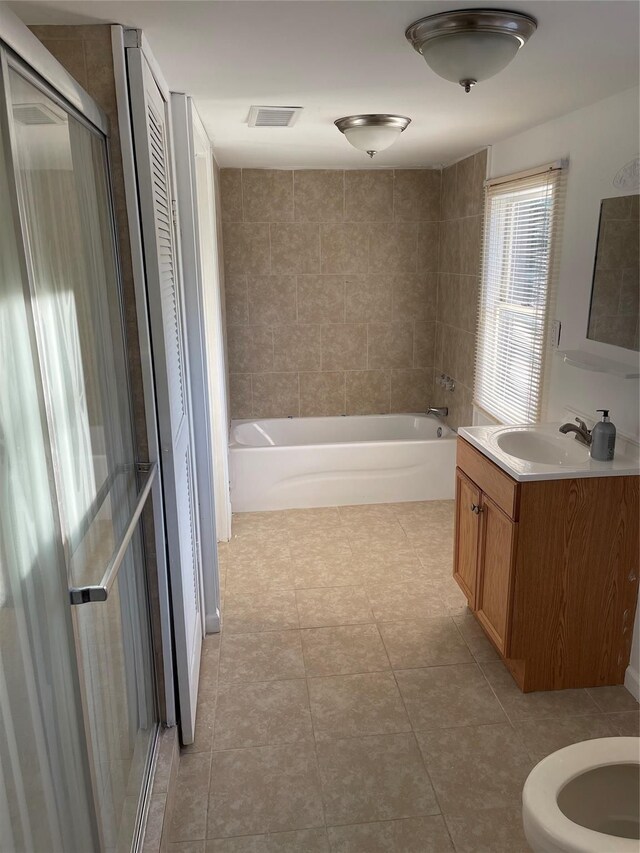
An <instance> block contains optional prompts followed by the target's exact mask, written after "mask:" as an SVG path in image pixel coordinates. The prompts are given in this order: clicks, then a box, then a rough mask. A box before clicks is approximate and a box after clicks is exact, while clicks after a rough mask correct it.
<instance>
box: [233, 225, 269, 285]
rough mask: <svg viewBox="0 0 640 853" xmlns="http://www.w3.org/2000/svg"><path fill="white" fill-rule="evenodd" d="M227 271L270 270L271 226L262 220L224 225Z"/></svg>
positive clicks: (253, 271) (254, 272)
mask: <svg viewBox="0 0 640 853" xmlns="http://www.w3.org/2000/svg"><path fill="white" fill-rule="evenodd" d="M222 240H223V245H224V267H225V273H250V274H251V275H260V274H263V273H268V272H270V254H269V226H268V225H267V224H265V223H262V222H254V223H251V224H244V223H242V222H226V223H225V224H224V225H223V226H222Z"/></svg>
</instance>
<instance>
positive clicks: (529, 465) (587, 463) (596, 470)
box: [458, 423, 640, 482]
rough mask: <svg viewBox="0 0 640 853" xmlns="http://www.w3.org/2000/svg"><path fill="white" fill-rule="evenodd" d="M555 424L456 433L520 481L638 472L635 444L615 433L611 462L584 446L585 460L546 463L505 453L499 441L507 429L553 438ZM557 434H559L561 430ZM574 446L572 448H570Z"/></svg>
mask: <svg viewBox="0 0 640 853" xmlns="http://www.w3.org/2000/svg"><path fill="white" fill-rule="evenodd" d="M559 426H560V424H559V423H557V424H519V425H515V426H472V427H460V429H459V430H458V435H459V436H460V437H461V438H464V439H465V441H468V442H469V444H472V445H473V446H474V447H475V448H476V449H477V450H479V451H480V452H481V453H482V454H483V455H484V456H486V457H487V458H488V459H490V460H491V461H492V462H495V464H496V465H498V466H499V467H500V468H502V470H503V471H506V473H507V474H508V475H509V476H510V477H513V479H514V480H518V481H519V482H529V481H531V480H569V479H576V478H578V477H622V476H628V475H634V474H636V475H639V474H640V452H639V449H638V447H637V446H636V445H634V444H632V443H631V442H628V441H626V440H625V439H624V438H621V437H618V439H617V441H616V451H615V456H614V458H613V459H612V460H611V461H610V462H598V461H596V460H594V459H592V458H591V457H590V456H589V455H588V449H587V448H586V447H585V448H584V450H585V453H584V460H583V461H579V462H576V461H575V460H572V461H567V462H563V463H560V464H545V463H542V462H532V461H529V460H527V459H521V458H519V457H516V456H512V455H511V454H509V453H506V452H505V451H504V450H503V449H502V448H501V447H500V446H499V445H498V438H499V437H500V435H503V434H504V433H507V432H513V431H528V432H535V433H538V434H539V435H540V436H541V437H542V438H544V437H545V436H546V437H547V438H548V439H550V440H554V441H555V440H556V439H557V437H558V435H559V433H558V427H559ZM560 435H562V434H561V433H560ZM565 439H566V441H568V442H574V441H575V438H574V434H573V433H569V434H567V435H565V436H562V438H561V441H564V440H565ZM572 449H574V448H572Z"/></svg>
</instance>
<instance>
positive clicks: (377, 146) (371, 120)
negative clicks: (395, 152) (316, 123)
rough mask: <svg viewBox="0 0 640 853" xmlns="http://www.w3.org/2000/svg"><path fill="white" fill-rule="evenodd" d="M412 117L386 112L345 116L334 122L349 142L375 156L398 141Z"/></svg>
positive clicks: (359, 149)
mask: <svg viewBox="0 0 640 853" xmlns="http://www.w3.org/2000/svg"><path fill="white" fill-rule="evenodd" d="M410 122H411V119H410V118H407V117H406V116H392V115H387V114H385V113H378V114H375V115H360V116H345V117H344V118H339V119H336V120H335V122H334V124H335V126H336V127H337V128H338V130H339V131H340V133H344V135H345V136H346V137H347V142H349V143H350V144H351V145H353V147H354V148H357V149H358V151H364V152H365V153H367V154H368V155H369V157H373V155H374V154H377V153H378V151H384V150H385V148H389V146H390V145H393V143H394V142H395V141H396V139H397V138H398V137H399V136H400V134H401V133H402V131H403V130H405V129H406V128H407V127H408V125H409V123H410Z"/></svg>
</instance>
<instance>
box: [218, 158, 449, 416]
mask: <svg viewBox="0 0 640 853" xmlns="http://www.w3.org/2000/svg"><path fill="white" fill-rule="evenodd" d="M221 188H222V216H223V234H224V259H225V286H226V306H227V335H228V349H229V370H230V387H231V416H232V417H234V418H249V417H287V416H289V415H293V416H298V415H300V416H314V415H342V414H348V415H364V414H372V413H386V412H403V411H421V410H424V409H425V408H426V406H427V405H428V404H429V403H430V402H431V399H430V398H431V390H432V378H433V370H434V367H435V361H434V345H435V321H436V309H437V290H438V251H439V235H440V218H441V215H440V195H441V175H440V171H439V170H395V171H394V170H362V171H346V172H344V171H333V170H327V171H323V170H310V171H305V170H301V171H280V170H262V169H243V170H240V169H222V170H221Z"/></svg>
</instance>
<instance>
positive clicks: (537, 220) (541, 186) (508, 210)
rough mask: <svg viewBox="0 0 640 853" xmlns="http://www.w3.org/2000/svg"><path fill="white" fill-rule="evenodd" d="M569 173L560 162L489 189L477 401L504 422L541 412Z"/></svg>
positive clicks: (495, 183)
mask: <svg viewBox="0 0 640 853" xmlns="http://www.w3.org/2000/svg"><path fill="white" fill-rule="evenodd" d="M561 176H562V170H561V168H560V167H559V165H557V164H556V165H553V166H547V167H542V168H540V169H539V170H536V172H535V173H534V174H531V173H528V174H526V175H524V176H520V177H517V176H516V177H513V178H502V179H499V180H496V181H493V182H491V181H490V182H489V183H488V186H487V192H486V200H485V218H484V238H483V260H482V280H481V285H480V307H479V325H478V342H477V349H476V375H475V391H474V403H475V405H476V406H478V407H479V408H481V409H482V410H483V411H485V412H486V413H487V414H489V415H490V416H491V417H492V418H495V419H497V420H498V421H500V422H502V423H511V424H513V423H527V422H531V421H538V420H540V417H541V412H542V397H543V389H544V370H545V353H546V349H547V338H548V335H547V328H548V325H549V315H550V313H551V310H550V309H551V302H552V298H551V297H552V295H553V293H552V291H553V288H552V280H553V274H552V273H553V267H554V263H553V258H554V251H555V248H556V244H558V242H559V240H558V227H557V226H558V223H559V220H560V202H561V197H562V192H561V190H562V180H561Z"/></svg>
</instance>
